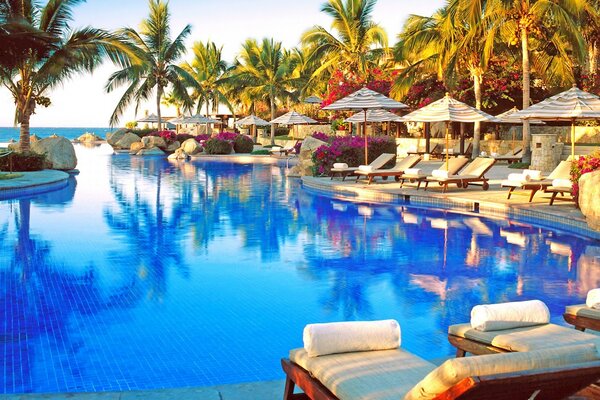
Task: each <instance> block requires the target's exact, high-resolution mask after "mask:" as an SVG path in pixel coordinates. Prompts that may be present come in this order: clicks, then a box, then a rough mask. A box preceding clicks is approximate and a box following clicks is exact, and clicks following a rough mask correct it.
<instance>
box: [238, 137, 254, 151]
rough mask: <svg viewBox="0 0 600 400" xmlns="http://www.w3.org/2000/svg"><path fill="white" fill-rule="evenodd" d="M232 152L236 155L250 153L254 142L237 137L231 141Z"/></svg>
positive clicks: (246, 138) (247, 138)
mask: <svg viewBox="0 0 600 400" xmlns="http://www.w3.org/2000/svg"><path fill="white" fill-rule="evenodd" d="M233 150H235V152H236V153H251V152H252V150H254V141H253V140H252V138H250V137H248V136H246V135H238V136H236V138H235V139H234V140H233Z"/></svg>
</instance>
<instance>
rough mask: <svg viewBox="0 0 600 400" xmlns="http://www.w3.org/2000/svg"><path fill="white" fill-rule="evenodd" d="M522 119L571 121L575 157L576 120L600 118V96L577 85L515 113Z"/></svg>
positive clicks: (572, 146)
mask: <svg viewBox="0 0 600 400" xmlns="http://www.w3.org/2000/svg"><path fill="white" fill-rule="evenodd" d="M514 116H515V117H520V118H522V119H540V120H543V121H571V159H574V158H575V121H582V120H583V121H585V120H588V121H589V120H600V97H598V96H596V95H595V94H592V93H588V92H584V91H583V90H581V89H579V88H578V87H577V86H575V85H573V87H572V88H571V89H569V90H566V91H564V92H562V93H559V94H556V95H554V96H552V97H548V98H547V99H546V100H543V101H541V102H539V103H537V104H534V105H532V106H531V107H529V108H526V109H525V110H521V111H519V112H518V113H515V115H514Z"/></svg>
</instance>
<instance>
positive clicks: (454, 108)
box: [403, 93, 498, 170]
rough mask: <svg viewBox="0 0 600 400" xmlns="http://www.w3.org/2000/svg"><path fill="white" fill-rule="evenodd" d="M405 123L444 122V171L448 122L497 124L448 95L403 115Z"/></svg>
mask: <svg viewBox="0 0 600 400" xmlns="http://www.w3.org/2000/svg"><path fill="white" fill-rule="evenodd" d="M403 118H404V120H405V121H416V122H445V123H446V170H447V169H448V160H449V158H450V155H449V153H448V149H449V147H450V145H449V130H450V122H477V121H490V122H497V121H498V120H497V119H496V117H494V116H492V115H490V114H488V113H485V112H483V111H481V110H478V109H476V108H474V107H471V106H469V105H467V104H465V103H463V102H461V101H458V100H455V99H453V98H452V97H450V94H449V93H446V96H444V97H443V98H441V99H439V100H437V101H434V102H433V103H431V104H429V105H427V106H425V107H423V108H419V109H418V110H415V111H413V112H411V113H410V114H407V115H405V116H404V117H403Z"/></svg>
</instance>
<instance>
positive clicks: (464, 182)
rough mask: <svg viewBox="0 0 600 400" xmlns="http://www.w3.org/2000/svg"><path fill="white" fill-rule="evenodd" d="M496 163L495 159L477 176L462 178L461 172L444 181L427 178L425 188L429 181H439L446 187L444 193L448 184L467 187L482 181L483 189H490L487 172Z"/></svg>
mask: <svg viewBox="0 0 600 400" xmlns="http://www.w3.org/2000/svg"><path fill="white" fill-rule="evenodd" d="M495 163H496V160H494V162H492V163H491V164H490V165H489V166H488V167H487V168H486V169H485V170H484V171H483V172H482V173H481V174H480V175H479V176H478V177H476V178H460V174H458V175H457V176H456V177H452V178H448V179H446V180H443V181H436V180H431V181H430V180H429V179H425V190H427V187H428V186H429V182H438V183H439V185H440V186H443V187H444V189H443V193H446V192H447V191H448V185H452V184H456V186H458V188H459V189H460V188H463V189H466V188H467V187H469V185H471V184H473V183H480V182H481V186H482V188H483V190H488V189H489V188H490V184H489V179H488V178H486V177H485V174H487V173H488V171H489V170H490V169H492V167H493V166H494V164H495Z"/></svg>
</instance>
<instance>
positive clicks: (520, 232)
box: [0, 147, 600, 393]
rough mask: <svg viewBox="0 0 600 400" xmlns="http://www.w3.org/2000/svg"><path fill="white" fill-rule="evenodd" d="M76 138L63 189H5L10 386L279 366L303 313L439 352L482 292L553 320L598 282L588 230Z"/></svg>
mask: <svg viewBox="0 0 600 400" xmlns="http://www.w3.org/2000/svg"><path fill="white" fill-rule="evenodd" d="M77 151H78V153H79V160H80V161H79V166H78V167H79V169H80V170H81V174H80V175H79V176H78V177H77V178H74V179H73V180H72V181H70V183H69V185H68V186H67V187H66V188H65V189H63V190H60V191H56V192H52V193H46V194H42V195H37V196H33V197H27V198H19V199H15V200H10V201H1V202H0V313H2V316H3V317H2V321H1V325H0V340H1V342H0V357H1V358H0V359H1V360H2V363H3V364H2V371H3V373H2V378H1V379H0V385H1V387H0V392H2V393H21V392H66V391H106V390H134V389H150V388H164V387H180V386H208V385H217V384H227V383H237V382H244V381H257V380H271V379H279V378H282V377H283V374H282V373H281V372H280V366H279V359H280V358H281V357H282V356H285V355H286V354H287V352H288V350H289V349H290V348H292V347H298V346H301V345H302V328H303V327H304V325H305V324H306V323H309V322H324V321H339V320H354V319H381V318H395V319H397V320H398V321H399V322H400V324H401V326H402V346H403V347H406V348H407V349H408V350H410V351H412V352H414V353H416V354H418V355H420V356H422V357H424V358H426V359H435V358H438V357H444V356H449V355H452V354H453V351H452V348H451V347H450V345H449V344H448V343H447V339H446V329H447V326H448V325H450V324H453V323H458V322H464V321H467V320H468V316H469V312H470V309H471V307H472V306H473V305H475V304H479V303H485V302H499V301H508V300H525V299H532V298H540V299H543V300H544V301H546V303H547V304H548V305H549V307H550V310H551V312H552V315H553V319H554V322H557V323H562V321H561V317H560V314H561V313H562V309H563V307H564V306H565V305H566V304H572V303H577V302H580V301H581V300H582V299H583V298H584V296H585V293H586V292H587V290H589V289H590V288H593V287H597V286H599V284H600V244H599V243H598V242H597V241H593V240H590V239H586V238H579V237H575V236H573V235H570V234H564V233H560V232H557V231H549V230H545V229H542V228H539V227H535V226H531V225H527V224H519V223H511V222H509V221H506V220H492V219H485V218H480V217H477V216H464V215H460V214H454V213H450V212H446V211H436V210H419V209H415V208H407V207H405V206H403V205H400V204H399V205H388V206H375V205H368V204H353V203H346V202H342V201H338V200H332V199H329V198H326V197H320V196H318V195H314V194H310V193H308V192H306V191H304V190H303V189H302V188H301V187H299V184H298V182H297V180H291V179H286V178H285V170H284V169H283V168H280V167H276V166H268V165H240V164H237V165H236V164H229V163H217V162H201V161H195V162H191V163H182V164H172V163H169V162H167V161H165V160H163V159H161V158H138V157H130V156H128V155H114V156H113V155H108V154H107V153H108V151H107V149H106V147H96V148H92V149H86V148H83V147H78V148H77Z"/></svg>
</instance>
